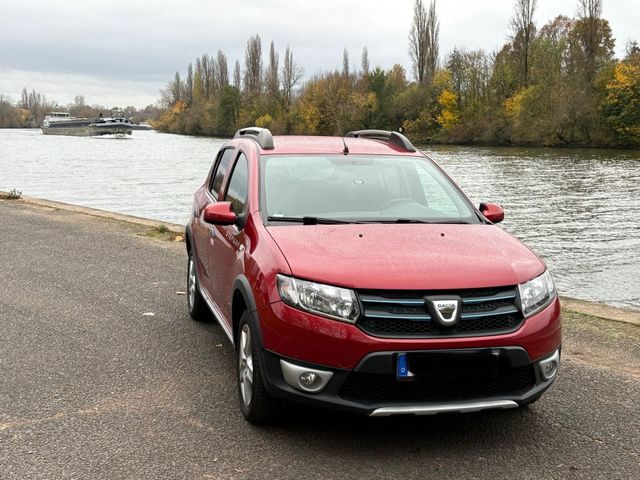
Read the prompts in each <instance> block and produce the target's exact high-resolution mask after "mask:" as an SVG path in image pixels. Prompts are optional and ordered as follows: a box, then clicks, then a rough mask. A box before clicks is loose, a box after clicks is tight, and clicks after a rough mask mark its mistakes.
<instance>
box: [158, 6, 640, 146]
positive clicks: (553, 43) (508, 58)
mask: <svg viewBox="0 0 640 480" xmlns="http://www.w3.org/2000/svg"><path fill="white" fill-rule="evenodd" d="M536 6H537V0H515V2H514V14H513V17H512V19H511V22H510V24H509V25H508V29H509V31H508V37H507V38H508V41H507V42H506V43H505V44H504V45H503V46H502V47H501V48H500V49H499V50H497V51H494V52H485V51H484V50H467V49H466V48H462V47H456V48H454V50H453V51H451V52H449V53H447V54H446V55H444V57H442V58H440V56H439V32H440V22H439V19H438V16H437V12H436V3H435V1H433V2H432V3H430V4H429V5H425V4H423V2H422V0H416V1H415V4H414V16H413V19H412V23H411V28H410V34H409V38H408V40H409V54H410V57H411V60H412V71H411V72H406V71H405V69H404V68H403V67H402V66H401V65H398V64H396V65H394V66H393V67H392V68H391V69H389V70H384V69H382V68H380V67H375V68H371V67H370V61H369V52H368V49H367V47H366V46H365V47H364V48H363V49H362V53H361V57H360V68H359V69H356V68H355V67H354V66H353V62H352V61H351V59H350V56H349V52H348V51H347V50H346V49H345V50H344V52H343V55H342V69H341V70H338V69H336V70H334V71H328V72H320V73H316V74H314V75H312V76H310V77H309V79H308V80H306V81H304V82H303V81H302V79H303V76H304V75H303V70H302V68H301V67H300V66H299V65H298V64H297V63H296V62H295V61H294V57H293V52H292V51H291V49H290V48H289V46H287V47H286V49H285V53H284V58H283V61H282V65H280V58H279V53H278V52H277V51H276V48H275V45H274V43H273V42H271V43H270V46H269V50H268V53H267V54H266V58H265V59H264V60H263V53H262V42H261V39H260V36H259V35H255V36H253V37H251V38H249V40H248V41H247V46H246V50H245V55H244V64H243V67H241V64H240V60H236V61H235V63H234V64H233V66H232V67H231V66H230V65H229V63H228V61H227V57H226V55H225V54H224V52H222V51H218V52H217V54H216V55H215V56H211V55H208V54H204V55H202V56H201V57H199V58H197V59H196V60H195V63H190V64H189V65H188V67H187V71H186V75H181V74H180V72H176V74H175V77H174V79H173V80H172V81H171V82H169V83H168V85H167V86H166V88H165V89H164V90H163V91H162V99H161V104H162V105H163V107H164V108H165V112H164V113H163V114H162V115H160V117H159V118H158V119H156V120H155V121H154V122H153V125H154V127H155V128H156V129H158V130H160V131H162V132H169V133H178V134H188V135H205V136H221V137H228V136H231V135H233V133H234V132H235V131H236V130H237V129H238V128H240V127H243V126H247V125H256V126H260V127H265V128H269V129H270V130H271V131H272V132H273V133H274V134H312V135H341V134H345V133H347V132H349V131H351V130H359V129H364V128H375V129H384V130H402V131H403V133H405V134H406V135H407V136H409V137H410V138H411V140H412V141H413V142H415V143H419V144H433V143H438V144H458V145H485V146H547V147H626V148H634V147H638V146H640V47H639V46H638V43H637V42H635V41H630V42H629V43H628V44H627V46H626V54H625V57H624V58H623V59H621V60H618V59H616V58H615V57H614V53H613V49H614V45H615V39H614V38H613V37H612V32H611V28H610V26H609V22H608V21H607V20H606V19H604V18H602V0H578V1H577V10H578V14H577V16H576V17H575V18H570V17H568V16H564V15H560V16H558V17H556V18H554V19H553V20H551V21H549V22H548V23H547V24H545V25H543V26H541V27H538V26H537V25H536V21H535V12H536ZM407 20H408V21H411V19H407Z"/></svg>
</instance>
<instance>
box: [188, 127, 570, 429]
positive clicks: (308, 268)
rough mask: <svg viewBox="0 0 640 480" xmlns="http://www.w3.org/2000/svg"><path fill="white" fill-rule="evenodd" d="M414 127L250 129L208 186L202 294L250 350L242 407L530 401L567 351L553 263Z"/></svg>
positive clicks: (244, 351) (192, 287)
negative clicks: (477, 196)
mask: <svg viewBox="0 0 640 480" xmlns="http://www.w3.org/2000/svg"><path fill="white" fill-rule="evenodd" d="M503 217H504V213H503V209H502V208H501V207H500V206H498V205H496V204H492V203H481V204H480V205H479V208H477V209H476V208H475V207H474V206H473V205H472V204H471V203H470V201H469V200H468V199H467V197H466V196H465V195H464V194H463V193H462V191H461V190H460V189H459V188H458V187H457V186H456V185H455V184H454V182H453V181H452V180H451V179H450V178H449V177H448V176H447V175H446V173H444V171H443V170H442V169H441V168H440V167H439V166H438V165H436V163H435V162H433V161H432V160H431V159H429V158H428V157H427V156H425V155H424V154H423V153H421V152H420V151H418V150H416V148H414V146H413V145H412V144H411V142H410V141H409V140H408V139H407V138H406V137H404V136H403V135H401V134H399V133H397V132H387V131H379V130H362V131H356V132H351V133H349V134H347V135H345V136H344V137H312V136H275V137H274V136H272V135H271V133H270V132H269V130H266V129H261V128H257V127H251V128H245V129H241V130H239V131H238V132H237V133H236V135H235V137H234V138H233V139H231V140H229V141H226V142H225V143H224V144H223V145H222V147H221V148H220V151H219V152H218V154H217V156H216V158H215V161H214V162H213V166H212V167H211V171H210V172H209V175H208V176H207V178H206V180H205V182H204V184H203V185H202V187H200V188H199V189H198V191H197V192H196V193H195V198H194V202H193V211H192V215H191V219H190V221H189V223H188V225H187V228H186V245H187V251H188V274H187V282H188V295H187V298H188V307H189V313H190V314H191V316H192V317H193V318H194V319H196V320H204V319H207V318H210V316H211V315H212V316H213V317H214V318H215V319H216V320H217V321H218V322H219V324H220V326H221V327H222V330H223V331H224V332H225V333H226V335H227V337H228V338H229V340H230V342H231V344H232V345H233V346H234V347H235V351H236V352H237V382H238V392H239V399H240V408H241V410H242V413H243V414H244V416H245V417H246V419H247V420H249V421H251V422H256V423H259V422H264V421H267V420H269V419H271V418H272V417H273V416H274V415H275V413H276V412H277V411H278V408H279V407H280V406H281V405H282V403H283V401H286V400H289V401H296V402H302V403H307V404H310V405H318V406H327V407H333V408H339V409H343V410H347V411H353V412H361V413H365V414H367V415H371V416H387V415H394V414H418V415H420V414H435V413H440V412H473V411H479V410H484V409H494V408H513V407H518V406H522V405H526V404H529V403H531V402H534V401H536V400H537V399H538V398H539V397H540V395H541V394H542V393H543V392H544V391H545V390H546V389H547V388H549V386H550V385H551V384H552V383H553V381H554V380H555V378H556V374H557V371H558V366H559V362H560V346H561V320H560V306H559V302H558V297H557V295H556V290H555V287H554V283H553V281H552V279H551V277H550V275H549V272H548V271H547V268H546V267H545V264H544V263H543V262H542V260H540V259H539V258H538V257H537V256H536V255H535V254H534V253H532V252H531V251H530V250H529V249H528V248H526V247H525V246H524V245H522V244H521V243H520V242H519V241H518V240H516V239H515V238H513V237H512V236H510V235H509V234H508V233H506V232H505V231H504V230H502V229H501V228H499V227H498V226H496V225H495V224H496V223H498V222H500V221H501V220H502V219H503Z"/></svg>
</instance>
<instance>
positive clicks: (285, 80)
mask: <svg viewBox="0 0 640 480" xmlns="http://www.w3.org/2000/svg"><path fill="white" fill-rule="evenodd" d="M303 74H304V73H303V70H302V68H301V67H300V66H298V65H297V64H296V63H295V62H294V61H293V52H292V51H291V49H290V48H289V45H287V49H286V50H285V52H284V64H283V65H282V102H283V103H284V105H285V107H289V105H291V97H292V94H293V88H294V87H295V86H296V84H297V83H298V82H299V81H300V79H301V78H302V75H303Z"/></svg>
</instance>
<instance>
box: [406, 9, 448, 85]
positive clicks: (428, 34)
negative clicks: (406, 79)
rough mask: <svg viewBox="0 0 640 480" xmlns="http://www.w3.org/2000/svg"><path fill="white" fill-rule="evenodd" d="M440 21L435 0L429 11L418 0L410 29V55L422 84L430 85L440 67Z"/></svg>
mask: <svg viewBox="0 0 640 480" xmlns="http://www.w3.org/2000/svg"><path fill="white" fill-rule="evenodd" d="M439 35H440V22H439V21H438V17H437V15H436V2H435V0H433V1H432V2H431V4H430V6H429V11H428V12H427V10H426V9H425V7H424V5H423V4H422V0H416V3H415V5H414V7H413V23H412V25H411V30H410V31H409V56H410V57H411V61H412V64H413V74H414V77H415V79H416V81H417V82H418V83H419V84H421V85H425V84H426V85H429V84H430V83H431V81H432V80H433V76H434V74H435V72H436V70H437V68H438V50H439V44H438V42H439V40H438V37H439Z"/></svg>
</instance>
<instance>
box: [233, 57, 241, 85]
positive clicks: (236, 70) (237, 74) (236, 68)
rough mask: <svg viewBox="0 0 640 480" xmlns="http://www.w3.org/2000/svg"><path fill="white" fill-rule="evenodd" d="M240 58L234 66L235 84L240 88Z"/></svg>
mask: <svg viewBox="0 0 640 480" xmlns="http://www.w3.org/2000/svg"><path fill="white" fill-rule="evenodd" d="M240 78H241V76H240V60H236V64H235V66H234V67H233V86H234V87H236V88H237V89H238V90H240Z"/></svg>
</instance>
